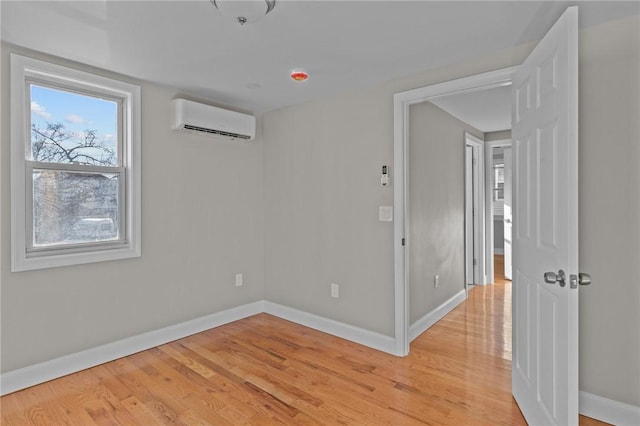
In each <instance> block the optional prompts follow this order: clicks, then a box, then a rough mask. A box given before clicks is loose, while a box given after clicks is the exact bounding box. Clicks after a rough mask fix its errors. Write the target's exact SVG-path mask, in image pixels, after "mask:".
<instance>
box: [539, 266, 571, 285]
mask: <svg viewBox="0 0 640 426" xmlns="http://www.w3.org/2000/svg"><path fill="white" fill-rule="evenodd" d="M565 278H566V275H565V274H564V271H563V270H562V269H560V270H559V271H558V273H557V274H556V273H555V272H545V273H544V282H545V283H548V284H555V283H558V284H560V287H564V286H565V284H566V283H565V282H564V280H565Z"/></svg>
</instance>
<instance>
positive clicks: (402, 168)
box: [393, 67, 518, 356]
mask: <svg viewBox="0 0 640 426" xmlns="http://www.w3.org/2000/svg"><path fill="white" fill-rule="evenodd" d="M517 68H518V67H509V68H502V69H498V70H495V71H490V72H486V73H482V74H476V75H472V76H469V77H464V78H460V79H456V80H450V81H446V82H443V83H438V84H434V85H430V86H425V87H419V88H416V89H412V90H407V91H404V92H399V93H396V94H394V96H393V127H394V132H393V153H394V159H393V163H394V168H393V178H394V183H395V188H394V195H393V206H394V210H395V216H396V220H395V223H394V244H393V246H394V249H393V251H394V299H395V318H394V350H395V354H396V355H399V356H406V355H408V354H409V343H410V342H409V326H410V324H409V282H408V279H407V277H408V276H409V273H408V269H407V267H408V259H409V256H408V254H407V250H408V249H407V247H408V244H407V239H408V238H410V235H408V234H407V232H406V231H407V229H408V228H407V225H408V223H409V221H408V217H407V215H408V211H409V209H408V208H407V204H406V203H407V200H408V193H407V190H408V185H407V183H408V179H409V177H408V173H407V172H408V164H409V159H408V155H407V154H408V146H409V107H410V106H411V105H413V104H417V103H422V102H426V101H429V100H431V99H434V98H437V97H440V96H445V95H450V94H452V93H463V92H468V91H474V90H480V89H491V88H495V87H501V86H507V85H510V84H511V76H512V74H513V72H514V71H515V70H516V69H517Z"/></svg>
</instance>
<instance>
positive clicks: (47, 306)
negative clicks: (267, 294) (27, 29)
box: [0, 44, 264, 372]
mask: <svg viewBox="0 0 640 426" xmlns="http://www.w3.org/2000/svg"><path fill="white" fill-rule="evenodd" d="M13 51H16V52H21V53H24V54H25V55H29V56H34V57H37V58H40V59H45V60H51V61H54V62H57V63H61V64H63V65H70V66H74V67H78V68H81V69H83V70H88V71H92V72H95V73H98V74H106V73H104V72H101V71H99V70H95V69H91V68H89V67H86V66H77V64H69V63H68V62H66V61H59V60H56V59H54V58H50V57H47V56H45V55H41V54H37V55H36V54H32V53H31V52H26V51H22V50H20V49H17V48H15V47H12V46H8V45H4V44H3V45H2V52H1V55H2V56H1V60H2V64H1V66H2V82H1V84H2V86H1V87H2V117H1V118H2V133H1V137H2V144H1V153H2V155H1V158H2V171H1V174H0V176H1V179H2V183H1V187H0V188H1V200H2V224H1V227H2V228H1V229H2V243H1V246H0V247H1V250H2V253H1V256H0V261H1V262H2V263H1V265H2V271H1V273H0V277H1V279H2V295H1V296H2V314H1V315H2V328H1V330H0V331H1V334H2V371H3V372H6V371H10V370H13V369H17V368H20V367H25V366H28V365H31V364H34V363H38V362H42V361H45V360H49V359H52V358H55V357H59V356H62V355H66V354H69V353H74V352H78V351H81V350H84V349H88V348H92V347H95V346H97V345H100V344H103V343H108V342H112V341H115V340H118V339H122V338H125V337H129V336H132V335H136V334H139V333H142V332H145V331H149V330H155V329H159V328H161V327H164V326H168V325H172V324H176V323H179V322H182V321H185V320H189V319H192V318H196V317H200V316H203V315H206V314H210V313H213V312H217V311H221V310H223V309H225V308H229V307H233V306H238V305H241V304H244V303H249V302H252V301H256V300H262V299H263V277H264V270H263V262H264V256H263V240H262V231H263V226H262V216H263V215H262V146H263V145H262V142H261V141H260V140H256V141H255V142H251V143H238V142H228V141H213V140H211V139H208V138H206V137H202V136H196V135H191V134H185V133H176V132H173V131H171V130H170V129H169V123H170V120H169V118H170V112H169V101H170V100H171V99H172V98H173V97H175V96H176V94H177V93H176V92H175V91H174V90H171V89H167V88H163V87H159V86H156V85H153V84H148V83H144V82H143V83H140V82H137V83H138V84H141V85H142V156H143V157H142V209H143V210H142V215H143V216H142V257H141V258H137V259H130V260H123V261H113V262H102V263H94V264H88V265H82V266H73V267H63V268H53V269H46V270H39V271H29V272H18V273H12V272H11V271H10V264H11V262H10V245H9V243H10V241H9V235H10V234H11V232H10V220H9V219H10V206H9V199H10V188H9V187H10V185H9V145H10V143H9V125H8V123H9V96H8V87H9V72H8V70H9V53H10V52H13ZM106 75H111V74H106ZM124 79H125V80H127V81H131V79H128V78H124ZM133 82H134V83H136V82H135V81H133ZM237 272H242V273H244V286H243V287H239V288H236V287H235V286H234V275H235V273H237Z"/></svg>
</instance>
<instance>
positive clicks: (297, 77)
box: [291, 71, 309, 81]
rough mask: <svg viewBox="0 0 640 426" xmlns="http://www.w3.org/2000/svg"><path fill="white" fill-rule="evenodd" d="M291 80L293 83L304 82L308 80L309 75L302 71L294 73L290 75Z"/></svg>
mask: <svg viewBox="0 0 640 426" xmlns="http://www.w3.org/2000/svg"><path fill="white" fill-rule="evenodd" d="M291 78H292V79H294V80H295V81H305V80H306V79H308V78H309V74H307V73H306V72H304V71H294V72H292V73H291Z"/></svg>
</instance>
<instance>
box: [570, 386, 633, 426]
mask: <svg viewBox="0 0 640 426" xmlns="http://www.w3.org/2000/svg"><path fill="white" fill-rule="evenodd" d="M579 407H580V414H582V415H583V416H587V417H591V418H592V419H596V420H600V421H602V422H606V423H611V424H612V425H617V426H636V425H640V407H636V406H635V405H629V404H625V403H622V402H618V401H614V400H612V399H607V398H603V397H601V396H598V395H594V394H592V393H589V392H584V391H580V400H579Z"/></svg>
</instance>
